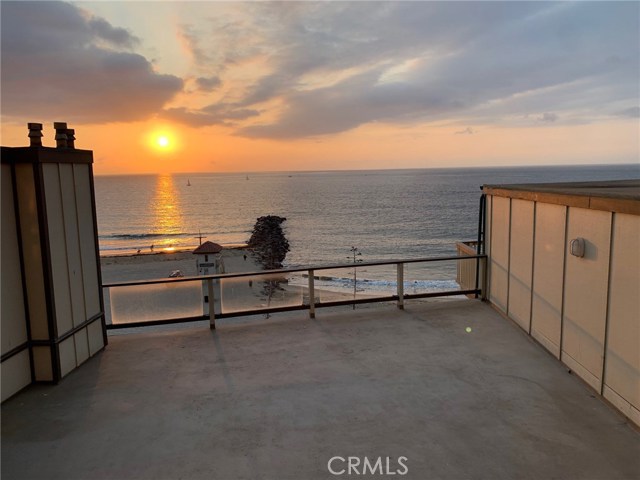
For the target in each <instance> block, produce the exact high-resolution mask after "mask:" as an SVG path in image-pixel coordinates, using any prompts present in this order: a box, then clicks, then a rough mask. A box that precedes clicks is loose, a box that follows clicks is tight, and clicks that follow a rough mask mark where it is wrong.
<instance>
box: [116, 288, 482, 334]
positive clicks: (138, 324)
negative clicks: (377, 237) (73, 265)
mask: <svg viewBox="0 0 640 480" xmlns="http://www.w3.org/2000/svg"><path fill="white" fill-rule="evenodd" d="M481 292H482V290H480V289H478V290H447V291H444V292H429V293H417V294H416V293H414V294H410V295H404V298H405V300H411V299H418V298H434V297H450V296H454V295H472V294H476V293H478V294H479V293H481ZM397 300H398V296H397V295H388V296H385V297H371V298H357V299H355V300H354V299H352V300H336V301H333V302H319V303H316V304H315V307H316V308H326V307H340V306H346V305H354V304H365V303H378V302H395V301H397ZM308 309H309V305H292V306H289V307H273V308H263V309H258V310H241V311H237V312H230V313H216V319H219V318H234V317H244V316H249V315H263V314H267V313H281V312H294V311H299V310H308ZM203 320H209V316H208V315H202V316H198V317H184V318H176V319H165V320H148V321H142V322H131V323H116V324H109V325H107V330H113V329H119V328H137V327H145V326H148V327H151V326H156V325H167V324H171V323H188V322H199V321H203Z"/></svg>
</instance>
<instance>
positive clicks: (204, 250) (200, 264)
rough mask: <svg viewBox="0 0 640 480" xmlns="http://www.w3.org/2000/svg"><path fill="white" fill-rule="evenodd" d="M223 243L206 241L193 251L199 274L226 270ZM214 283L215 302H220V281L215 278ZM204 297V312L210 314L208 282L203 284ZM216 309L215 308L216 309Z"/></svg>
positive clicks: (211, 273)
mask: <svg viewBox="0 0 640 480" xmlns="http://www.w3.org/2000/svg"><path fill="white" fill-rule="evenodd" d="M222 250H223V247H222V245H218V244H217V243H214V242H211V241H206V242H204V243H202V244H200V246H198V248H196V249H195V250H194V251H193V254H194V255H195V256H196V268H197V271H198V275H213V274H216V273H225V272H224V260H223V259H222ZM212 284H213V296H214V299H215V302H218V303H219V302H220V298H221V295H220V281H219V280H214V281H213V282H212ZM202 298H203V310H204V314H205V315H208V314H209V298H210V292H209V286H208V285H207V282H203V284H202ZM215 302H214V304H215ZM214 310H215V309H214Z"/></svg>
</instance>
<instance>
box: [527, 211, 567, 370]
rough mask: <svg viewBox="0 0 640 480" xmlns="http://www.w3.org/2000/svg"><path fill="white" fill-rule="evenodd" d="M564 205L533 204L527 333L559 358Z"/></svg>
mask: <svg viewBox="0 0 640 480" xmlns="http://www.w3.org/2000/svg"><path fill="white" fill-rule="evenodd" d="M566 211H567V207H565V206H564V205H551V204H548V203H538V204H537V205H536V215H535V222H536V226H535V229H536V238H535V245H534V266H533V269H534V272H535V274H534V276H533V297H532V305H531V335H532V336H533V337H534V338H535V339H536V340H538V341H539V342H540V343H542V344H543V345H544V346H545V348H546V349H547V350H549V351H550V352H551V353H553V354H554V355H555V356H556V357H558V358H560V332H561V328H562V294H563V286H562V285H563V281H564V243H565V238H564V237H565V224H566Z"/></svg>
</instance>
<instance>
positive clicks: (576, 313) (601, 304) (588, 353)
mask: <svg viewBox="0 0 640 480" xmlns="http://www.w3.org/2000/svg"><path fill="white" fill-rule="evenodd" d="M611 215H612V214H611V213H610V212H603V211H600V210H588V209H585V208H576V207H572V208H570V209H569V213H568V218H567V242H566V244H565V248H566V249H567V251H566V252H565V258H566V259H565V274H564V309H563V315H562V361H563V362H564V363H566V364H567V365H568V366H569V367H571V368H572V369H573V370H575V371H576V372H577V373H578V374H579V375H580V376H581V377H582V378H583V379H584V380H585V381H586V382H587V383H589V384H590V385H591V386H592V387H593V388H595V389H596V390H600V382H601V380H602V367H603V364H602V359H603V356H604V355H603V353H604V331H605V323H606V318H607V292H608V283H609V282H608V279H609V247H610V244H611V237H610V235H611ZM578 237H581V238H584V239H585V254H584V257H575V256H573V255H570V254H569V248H570V247H569V242H570V241H571V240H572V239H575V238H578Z"/></svg>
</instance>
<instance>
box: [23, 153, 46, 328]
mask: <svg viewBox="0 0 640 480" xmlns="http://www.w3.org/2000/svg"><path fill="white" fill-rule="evenodd" d="M15 169H16V184H17V193H18V203H19V205H20V208H19V210H20V231H21V233H22V251H23V260H24V271H25V277H26V278H28V279H29V281H28V282H27V300H28V305H29V326H30V330H31V339H32V340H48V339H49V326H48V323H47V306H46V303H45V298H46V297H45V289H44V273H43V271H42V252H41V250H40V248H41V244H40V227H39V224H38V208H37V203H36V190H35V185H34V182H33V166H32V165H31V164H17V165H16V166H15Z"/></svg>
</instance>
